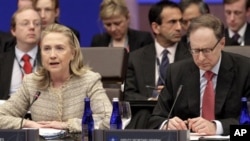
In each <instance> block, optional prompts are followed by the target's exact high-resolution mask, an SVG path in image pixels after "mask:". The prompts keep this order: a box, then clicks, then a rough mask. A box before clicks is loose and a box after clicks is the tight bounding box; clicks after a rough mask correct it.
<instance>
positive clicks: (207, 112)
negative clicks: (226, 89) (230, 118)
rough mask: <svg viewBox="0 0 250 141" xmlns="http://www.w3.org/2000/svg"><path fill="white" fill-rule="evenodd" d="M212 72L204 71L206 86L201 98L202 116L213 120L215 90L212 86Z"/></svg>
mask: <svg viewBox="0 0 250 141" xmlns="http://www.w3.org/2000/svg"><path fill="white" fill-rule="evenodd" d="M213 76H214V73H213V72H211V71H207V72H206V73H205V78H206V79H207V86H206V88H205V91H204V95H203V100H202V117H203V118H205V119H207V120H214V117H215V116H214V109H215V107H214V105H215V92H214V88H213V82H212V79H213Z"/></svg>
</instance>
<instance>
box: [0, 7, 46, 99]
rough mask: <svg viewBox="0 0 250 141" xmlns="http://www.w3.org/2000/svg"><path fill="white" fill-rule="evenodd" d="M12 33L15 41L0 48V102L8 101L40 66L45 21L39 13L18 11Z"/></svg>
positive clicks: (15, 14) (25, 10)
mask: <svg viewBox="0 0 250 141" xmlns="http://www.w3.org/2000/svg"><path fill="white" fill-rule="evenodd" d="M11 33H12V35H13V36H14V37H15V39H14V40H13V41H10V42H8V44H5V45H4V46H3V47H1V48H0V99H8V98H9V97H10V96H11V94H12V93H14V92H15V91H16V90H17V89H18V87H19V86H20V84H21V82H22V78H23V76H24V75H26V74H28V73H32V72H33V71H34V70H35V68H36V67H37V66H38V62H39V61H37V59H38V58H39V57H38V54H39V53H38V42H39V38H40V34H41V18H40V16H39V14H38V13H37V12H36V10H34V9H33V8H29V7H27V8H21V9H18V10H17V11H16V12H15V13H14V14H13V16H12V19H11Z"/></svg>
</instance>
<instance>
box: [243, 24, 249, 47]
mask: <svg viewBox="0 0 250 141" xmlns="http://www.w3.org/2000/svg"><path fill="white" fill-rule="evenodd" d="M249 37H250V24H249V23H247V29H246V32H245V35H244V38H245V39H244V42H245V46H246V45H250V40H249Z"/></svg>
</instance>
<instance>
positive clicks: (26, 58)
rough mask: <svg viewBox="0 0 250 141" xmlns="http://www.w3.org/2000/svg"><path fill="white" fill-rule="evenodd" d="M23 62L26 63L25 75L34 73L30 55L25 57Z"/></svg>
mask: <svg viewBox="0 0 250 141" xmlns="http://www.w3.org/2000/svg"><path fill="white" fill-rule="evenodd" d="M22 60H23V61H24V65H23V70H24V72H25V74H29V73H31V72H32V66H31V64H30V56H29V55H28V54H25V55H23V57H22Z"/></svg>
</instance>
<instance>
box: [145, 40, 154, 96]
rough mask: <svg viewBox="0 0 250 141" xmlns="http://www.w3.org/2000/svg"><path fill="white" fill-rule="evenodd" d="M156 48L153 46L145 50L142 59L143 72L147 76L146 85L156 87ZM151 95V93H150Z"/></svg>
mask: <svg viewBox="0 0 250 141" xmlns="http://www.w3.org/2000/svg"><path fill="white" fill-rule="evenodd" d="M155 54H156V53H155V46H154V44H151V45H150V46H147V47H145V48H144V52H143V57H142V59H143V60H142V71H143V75H142V76H146V77H144V78H142V79H144V82H145V85H151V86H155V59H156V58H155ZM150 94H151V93H150Z"/></svg>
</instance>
